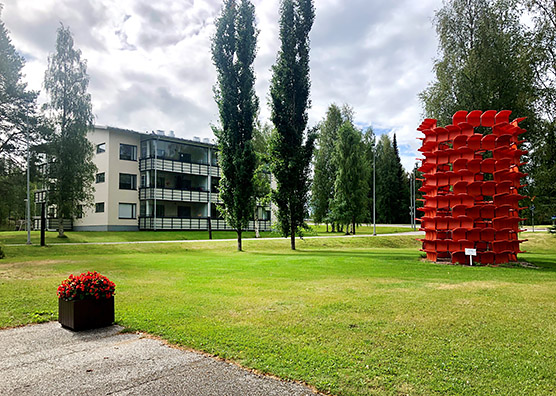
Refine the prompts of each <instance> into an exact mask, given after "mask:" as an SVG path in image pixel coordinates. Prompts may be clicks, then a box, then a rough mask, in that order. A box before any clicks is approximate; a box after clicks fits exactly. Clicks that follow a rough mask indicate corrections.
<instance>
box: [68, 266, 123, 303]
mask: <svg viewBox="0 0 556 396" xmlns="http://www.w3.org/2000/svg"><path fill="white" fill-rule="evenodd" d="M115 288H116V285H115V284H114V282H112V281H111V280H109V279H108V278H107V277H105V276H103V275H101V274H99V273H98V272H96V271H94V272H83V273H82V274H81V275H78V276H75V275H73V274H72V275H70V276H69V277H68V278H67V279H66V280H64V281H63V282H62V283H61V284H60V286H58V292H57V295H58V298H62V299H64V300H67V301H70V300H94V299H97V300H98V299H101V298H110V297H112V296H113V295H114V290H115Z"/></svg>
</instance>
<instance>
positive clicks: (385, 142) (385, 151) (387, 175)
mask: <svg viewBox="0 0 556 396" xmlns="http://www.w3.org/2000/svg"><path fill="white" fill-rule="evenodd" d="M398 183H399V179H398V167H397V163H396V151H395V150H394V146H393V145H392V141H391V140H390V138H389V137H388V135H381V136H380V139H379V141H378V144H377V147H376V214H377V222H379V223H386V224H392V223H395V222H396V221H397V219H398V212H399V211H401V208H400V207H399V197H398V194H399V192H398V191H399V189H398V188H397V187H396V186H397V185H398Z"/></svg>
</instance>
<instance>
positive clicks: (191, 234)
mask: <svg viewBox="0 0 556 396" xmlns="http://www.w3.org/2000/svg"><path fill="white" fill-rule="evenodd" d="M408 231H412V230H411V228H404V227H377V228H376V233H377V234H393V233H399V232H408ZM356 233H359V234H372V233H373V227H372V226H366V225H362V226H360V227H357V229H356ZM65 234H66V237H67V238H58V233H57V232H47V233H46V235H45V237H46V244H47V245H51V244H54V243H91V242H136V241H180V240H201V239H208V231H106V232H98V231H92V232H83V231H79V232H75V231H66V232H65ZM344 234H345V233H343V232H335V233H332V232H328V233H327V232H326V226H324V225H317V226H315V225H313V226H311V229H310V230H309V231H306V232H304V235H305V236H323V235H328V236H333V235H338V236H341V235H344ZM212 237H213V239H234V238H237V234H236V233H235V232H234V231H214V232H213V233H212ZM254 237H255V233H254V232H245V233H243V238H254ZM261 237H263V238H276V237H280V235H279V234H278V233H276V232H261ZM40 238H41V237H40V231H31V243H33V244H40V240H41V239H40ZM26 242H27V232H26V231H0V244H17V243H26Z"/></svg>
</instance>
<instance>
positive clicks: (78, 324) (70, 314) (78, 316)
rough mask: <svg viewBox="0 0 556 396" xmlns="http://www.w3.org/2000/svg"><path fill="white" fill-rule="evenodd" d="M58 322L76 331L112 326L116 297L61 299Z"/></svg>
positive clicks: (59, 301)
mask: <svg viewBox="0 0 556 396" xmlns="http://www.w3.org/2000/svg"><path fill="white" fill-rule="evenodd" d="M58 322H60V324H61V325H62V326H63V327H66V328H68V329H71V330H74V331H79V330H88V329H96V328H99V327H106V326H110V325H111V324H113V323H114V297H111V298H101V299H98V300H72V301H66V300H63V299H61V298H60V299H58Z"/></svg>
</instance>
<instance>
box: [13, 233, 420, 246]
mask: <svg viewBox="0 0 556 396" xmlns="http://www.w3.org/2000/svg"><path fill="white" fill-rule="evenodd" d="M400 235H425V232H424V231H408V232H397V233H393V234H376V235H374V236H377V237H383V236H400ZM369 237H373V235H372V234H356V235H322V236H306V237H303V239H327V238H369ZM297 239H298V240H299V238H297ZM242 240H243V241H272V240H282V241H289V238H280V237H277V238H242ZM200 242H237V239H231V238H230V239H181V240H180V239H178V240H171V241H122V242H68V243H66V242H61V243H51V244H49V246H64V245H66V246H67V245H72V246H73V245H138V244H146V243H200ZM4 246H26V244H24V243H12V244H6V245H4Z"/></svg>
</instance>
